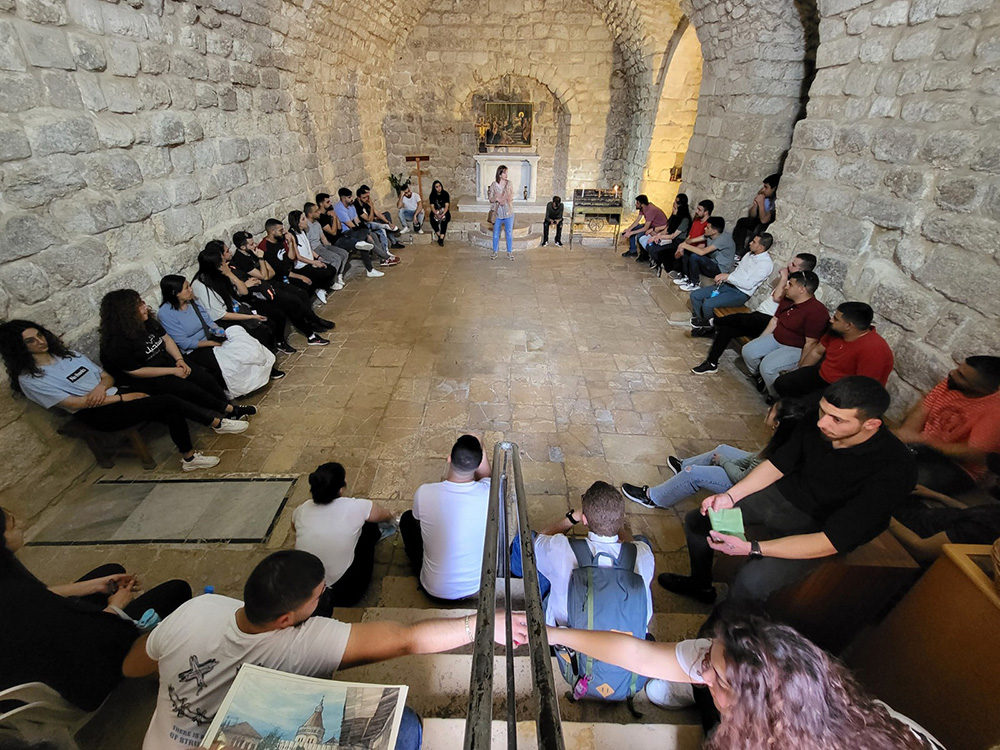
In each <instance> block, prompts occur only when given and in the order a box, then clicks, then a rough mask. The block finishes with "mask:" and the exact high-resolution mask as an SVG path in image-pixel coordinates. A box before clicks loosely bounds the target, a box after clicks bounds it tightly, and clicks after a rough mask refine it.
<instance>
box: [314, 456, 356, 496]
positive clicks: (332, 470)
mask: <svg viewBox="0 0 1000 750" xmlns="http://www.w3.org/2000/svg"><path fill="white" fill-rule="evenodd" d="M346 486H347V472H346V471H345V470H344V467H343V466H342V465H341V464H338V463H337V462H336V461H330V462H329V463H325V464H320V465H319V466H317V467H316V471H314V472H313V473H312V474H310V475H309V489H310V491H311V492H312V499H313V502H314V503H316V504H317V505H327V504H329V503H332V502H333V501H334V500H336V499H337V498H338V497H340V493H341V490H343V489H344V487H346Z"/></svg>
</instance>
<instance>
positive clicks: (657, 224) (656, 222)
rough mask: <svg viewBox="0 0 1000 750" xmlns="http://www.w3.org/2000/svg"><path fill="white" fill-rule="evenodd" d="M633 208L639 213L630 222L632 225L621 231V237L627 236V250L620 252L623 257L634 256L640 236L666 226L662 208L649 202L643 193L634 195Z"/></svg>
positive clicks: (644, 249) (643, 250)
mask: <svg viewBox="0 0 1000 750" xmlns="http://www.w3.org/2000/svg"><path fill="white" fill-rule="evenodd" d="M635 210H636V211H638V212H639V215H638V216H637V217H636V220H635V221H633V222H632V226H630V227H629V228H628V229H626V230H625V231H624V232H622V239H625V238H628V250H626V251H625V252H624V253H622V257H623V258H629V257H632V258H634V257H635V256H636V255H638V254H639V250H638V248H637V243H638V242H639V238H640V237H645V236H648V235H650V234H652V233H653V232H656V231H659V230H660V229H663V228H664V227H665V226H667V215H666V214H665V213H663V209H662V208H660V207H659V206H654V205H653V204H652V203H650V202H649V198H647V197H646V196H645V195H637V196H636V197H635ZM642 252H643V254H645V253H646V246H645V245H643V247H642Z"/></svg>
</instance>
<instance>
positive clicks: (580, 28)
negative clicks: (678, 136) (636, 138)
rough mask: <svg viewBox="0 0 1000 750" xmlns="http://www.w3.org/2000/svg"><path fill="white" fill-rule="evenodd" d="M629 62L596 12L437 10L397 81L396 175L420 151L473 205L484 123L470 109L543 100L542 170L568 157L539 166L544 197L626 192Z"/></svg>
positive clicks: (409, 45) (564, 6)
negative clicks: (495, 101)
mask: <svg viewBox="0 0 1000 750" xmlns="http://www.w3.org/2000/svg"><path fill="white" fill-rule="evenodd" d="M487 16H488V18H489V22H488V23H484V18H486V17H487ZM622 54H623V53H622V51H621V50H620V49H618V48H617V47H616V45H615V42H614V40H613V39H612V35H611V31H610V30H609V29H608V26H607V24H606V23H605V22H604V20H603V19H602V18H601V16H600V15H598V13H597V11H596V10H595V8H594V6H592V5H590V4H589V3H576V2H573V1H572V0H553V1H551V2H545V3H544V5H543V4H542V3H537V2H532V0H513V2H503V3H492V2H491V3H475V4H473V5H470V4H469V3H466V2H461V0H435V2H433V3H432V4H431V5H430V6H429V8H428V10H427V12H426V14H425V15H424V16H422V17H421V18H420V20H419V22H418V23H417V24H416V25H415V26H414V27H413V28H412V29H411V30H410V32H409V35H408V37H407V38H406V42H405V45H404V46H403V47H402V48H401V49H400V50H399V53H398V58H397V60H396V63H395V65H394V67H393V69H392V72H391V75H390V78H389V80H390V84H391V87H392V90H393V91H394V92H395V95H394V96H393V97H392V101H391V104H390V106H389V107H388V112H387V114H386V118H385V127H384V130H385V139H386V146H387V150H388V154H389V167H390V170H391V171H392V172H401V171H406V170H407V167H406V165H405V164H404V162H403V157H404V156H405V155H406V154H407V153H413V149H416V150H417V151H421V152H426V153H428V154H429V155H430V156H431V165H430V167H431V172H432V173H433V176H434V178H439V179H441V181H442V182H443V183H444V184H445V185H446V186H449V187H448V189H449V192H450V193H451V194H452V196H453V197H454V198H457V197H458V196H459V195H471V194H472V193H473V186H474V184H475V165H474V162H473V158H472V154H473V153H475V149H476V142H475V135H474V132H473V123H474V121H475V118H476V115H477V114H479V111H478V110H476V109H474V108H473V107H474V105H477V104H478V102H480V101H482V100H483V99H484V98H485V97H489V96H497V95H498V94H502V95H503V98H504V99H506V100H508V101H510V100H513V99H514V93H515V91H518V92H520V93H522V94H524V95H529V96H532V97H535V96H537V97H539V99H537V100H535V99H534V98H533V99H532V101H537V102H538V106H537V109H536V113H537V114H536V122H535V132H536V135H538V136H539V139H538V143H539V148H540V153H541V154H542V155H543V159H542V161H545V160H546V157H547V156H548V155H549V154H551V155H552V157H553V158H556V156H555V155H556V153H557V152H558V153H559V154H560V156H559V157H558V159H557V161H554V162H552V161H550V163H548V164H545V163H542V164H540V171H541V176H542V180H540V182H539V186H538V190H539V195H545V194H547V193H551V192H553V191H554V192H566V193H568V192H569V191H571V190H572V189H573V188H576V187H583V186H590V185H598V184H599V185H609V186H610V185H611V184H612V183H613V182H619V183H620V182H621V180H622V174H623V170H624V161H625V157H626V145H627V142H628V137H629V126H630V123H631V118H632V116H633V112H632V109H631V108H630V107H629V106H628V105H627V102H628V100H629V94H628V90H627V89H628V87H629V85H630V84H629V81H628V79H627V78H626V76H625V74H624V72H623V67H624V65H625V62H624V60H623V57H622ZM503 77H509V79H507V80H502V78H503ZM560 132H565V137H564V142H561V141H560V138H561V137H562V136H560ZM456 146H457V148H456ZM560 149H565V151H564V152H563V151H560ZM563 153H564V154H565V156H564V157H563V155H562V154H563ZM554 164H557V165H559V168H558V169H555V170H553V165H554ZM450 186H457V189H456V188H455V187H450ZM426 189H427V187H426V186H425V190H426Z"/></svg>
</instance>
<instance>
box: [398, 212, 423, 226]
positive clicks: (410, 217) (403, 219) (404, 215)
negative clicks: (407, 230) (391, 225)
mask: <svg viewBox="0 0 1000 750" xmlns="http://www.w3.org/2000/svg"><path fill="white" fill-rule="evenodd" d="M414 213H415V212H414V211H410V210H409V209H407V208H403V209H400V211H399V219H400V223H401V224H409V223H410V222H413V230H414V231H416V230H417V229H419V228H420V225H421V224H423V223H424V212H423V211H420V212H419V213H417V214H416V216H414Z"/></svg>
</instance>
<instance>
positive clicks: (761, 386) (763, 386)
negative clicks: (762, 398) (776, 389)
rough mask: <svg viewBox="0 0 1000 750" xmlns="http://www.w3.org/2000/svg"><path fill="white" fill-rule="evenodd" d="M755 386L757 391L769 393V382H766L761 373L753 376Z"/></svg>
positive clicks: (762, 393)
mask: <svg viewBox="0 0 1000 750" xmlns="http://www.w3.org/2000/svg"><path fill="white" fill-rule="evenodd" d="M753 387H754V388H756V389H757V393H759V394H761V395H764V394H766V393H767V383H765V382H764V378H762V377H761V376H760V375H754V376H753Z"/></svg>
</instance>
